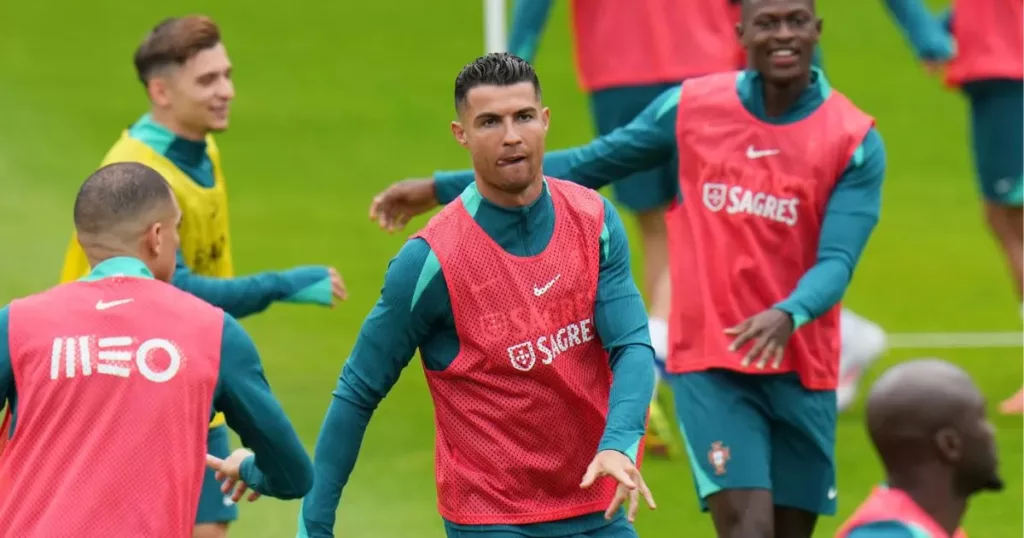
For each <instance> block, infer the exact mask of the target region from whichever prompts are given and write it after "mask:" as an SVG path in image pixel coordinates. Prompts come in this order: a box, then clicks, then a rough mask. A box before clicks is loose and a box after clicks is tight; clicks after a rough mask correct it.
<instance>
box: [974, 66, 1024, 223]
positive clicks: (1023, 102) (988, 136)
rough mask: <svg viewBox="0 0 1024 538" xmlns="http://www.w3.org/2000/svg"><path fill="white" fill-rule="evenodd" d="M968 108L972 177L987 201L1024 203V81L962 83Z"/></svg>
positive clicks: (1012, 204) (1016, 205)
mask: <svg viewBox="0 0 1024 538" xmlns="http://www.w3.org/2000/svg"><path fill="white" fill-rule="evenodd" d="M963 90H964V93H965V94H966V95H967V100H968V101H969V102H970V107H971V150H972V153H973V154H974V169H975V177H976V178H977V180H978V185H979V187H980V188H981V193H982V195H984V197H985V199H986V200H988V201H989V202H992V203H995V204H999V205H1006V206H1013V207H1020V206H1021V205H1022V204H1024V82H1022V81H1021V80H1019V79H1018V80H979V81H975V82H968V83H967V84H964V87H963Z"/></svg>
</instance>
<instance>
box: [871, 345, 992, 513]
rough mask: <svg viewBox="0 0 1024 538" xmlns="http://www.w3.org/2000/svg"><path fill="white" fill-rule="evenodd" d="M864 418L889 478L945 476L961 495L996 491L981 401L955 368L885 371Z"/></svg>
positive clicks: (934, 365) (929, 364)
mask: <svg viewBox="0 0 1024 538" xmlns="http://www.w3.org/2000/svg"><path fill="white" fill-rule="evenodd" d="M866 415H867V426H868V434H869V435H870V437H871V441H872V443H873V444H874V445H875V448H876V450H877V451H878V454H879V456H880V457H881V459H882V462H883V464H884V465H885V468H886V471H887V472H888V473H889V475H890V476H902V477H904V478H905V477H906V476H907V475H915V474H916V475H917V478H920V477H922V476H924V477H926V478H925V479H941V478H942V476H941V475H943V474H945V475H946V477H951V478H952V479H953V482H954V487H956V488H957V489H958V493H960V494H962V495H969V494H971V493H974V492H975V491H980V490H985V489H1000V488H1001V487H1002V481H1001V480H1000V478H999V475H998V473H997V467H998V459H997V457H996V453H995V440H994V430H993V428H992V425H991V424H990V423H989V422H988V419H987V417H986V414H985V398H984V397H983V396H982V395H981V392H980V391H979V390H978V388H977V386H976V385H975V384H974V381H973V380H972V379H971V377H970V375H968V374H967V372H965V371H964V370H963V369H961V368H960V367H958V366H956V365H954V364H951V363H949V362H946V361H942V360H939V359H918V360H911V361H906V362H903V363H900V364H898V365H896V366H894V367H892V368H890V369H888V370H887V371H885V372H884V373H883V374H882V375H881V376H880V377H879V378H878V380H877V381H876V382H875V384H874V385H873V386H872V388H871V391H870V393H869V395H868V400H867V412H866Z"/></svg>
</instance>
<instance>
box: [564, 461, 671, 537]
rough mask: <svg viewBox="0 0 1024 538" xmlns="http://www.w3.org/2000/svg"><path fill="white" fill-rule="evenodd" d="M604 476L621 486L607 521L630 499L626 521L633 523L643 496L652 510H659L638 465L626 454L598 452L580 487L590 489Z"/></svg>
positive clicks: (613, 500) (609, 506)
mask: <svg viewBox="0 0 1024 538" xmlns="http://www.w3.org/2000/svg"><path fill="white" fill-rule="evenodd" d="M602 476H610V477H612V478H614V479H615V480H617V481H618V482H619V486H618V487H617V488H616V489H615V497H612V502H611V504H609V505H608V509H607V510H605V512H604V517H605V519H611V518H612V515H614V514H615V511H616V510H618V509H619V507H620V506H622V503H623V502H624V501H625V500H626V498H627V497H629V510H628V511H627V512H626V519H628V520H629V522H630V523H632V522H633V521H634V520H636V511H637V510H638V509H639V508H640V495H641V494H642V495H643V496H644V499H645V500H646V501H647V506H649V507H650V508H651V510H654V509H655V508H657V506H655V504H654V497H653V496H652V495H651V490H650V489H648V488H647V484H646V483H644V478H643V477H642V476H640V470H639V469H637V468H636V465H633V462H632V461H630V460H629V458H628V457H626V455H625V454H623V453H621V452H618V451H615V450H602V451H601V452H598V453H597V456H594V461H592V462H590V466H589V467H587V472H586V474H584V475H583V482H580V487H581V488H583V489H586V488H589V487H590V486H592V485H594V482H595V481H597V479H598V478H600V477H602Z"/></svg>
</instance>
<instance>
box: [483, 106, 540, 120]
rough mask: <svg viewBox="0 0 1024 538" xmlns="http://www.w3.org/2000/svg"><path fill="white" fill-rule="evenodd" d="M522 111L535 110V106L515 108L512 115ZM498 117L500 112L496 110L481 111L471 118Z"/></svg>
mask: <svg viewBox="0 0 1024 538" xmlns="http://www.w3.org/2000/svg"><path fill="white" fill-rule="evenodd" d="M524 112H537V107H535V106H527V107H523V108H520V109H519V110H516V111H515V112H513V115H514V116H515V115H519V114H522V113H524ZM500 117H501V114H498V113H497V112H481V113H479V114H477V115H476V117H474V118H473V119H474V120H479V119H487V118H500Z"/></svg>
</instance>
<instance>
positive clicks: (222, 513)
mask: <svg viewBox="0 0 1024 538" xmlns="http://www.w3.org/2000/svg"><path fill="white" fill-rule="evenodd" d="M206 451H207V452H208V453H209V454H210V455H212V456H217V457H218V458H226V457H228V456H230V455H231V444H230V440H229V438H228V428H227V426H217V427H215V428H211V429H210V433H209V438H208V439H207V448H206ZM220 485H221V484H220V482H218V481H217V477H216V473H215V472H214V471H213V470H211V469H207V470H206V474H205V475H203V490H202V493H201V494H200V495H199V510H198V511H197V512H196V524H202V523H228V522H231V521H235V520H236V519H238V505H236V504H235V503H233V502H231V499H230V498H229V497H228V496H227V495H224V494H223V493H222V492H221V491H220Z"/></svg>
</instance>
